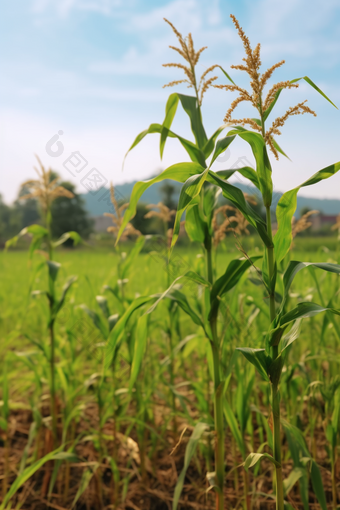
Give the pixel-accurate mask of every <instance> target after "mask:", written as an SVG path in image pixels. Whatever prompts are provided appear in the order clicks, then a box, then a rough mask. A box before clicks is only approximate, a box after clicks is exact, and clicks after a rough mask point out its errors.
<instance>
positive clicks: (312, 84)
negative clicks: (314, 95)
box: [263, 76, 337, 120]
mask: <svg viewBox="0 0 340 510" xmlns="http://www.w3.org/2000/svg"><path fill="white" fill-rule="evenodd" d="M300 80H305V82H306V83H308V85H310V86H311V87H313V89H314V90H316V91H317V92H319V94H321V95H322V96H323V97H324V98H325V99H327V101H329V102H330V103H331V104H332V105H333V106H335V108H337V106H336V105H335V104H334V103H333V102H332V101H331V100H330V99H329V98H328V97H327V96H326V94H325V93H324V92H322V90H321V89H319V87H318V86H317V85H315V83H314V82H313V81H312V80H311V79H310V78H308V76H303V77H301V78H295V79H294V80H291V81H290V83H296V82H297V81H300ZM282 90H283V89H279V90H278V91H277V92H276V94H275V97H274V99H273V101H272V102H271V103H270V105H269V107H268V108H267V110H266V111H265V112H264V114H263V118H264V120H266V119H267V118H268V117H269V115H270V113H271V111H272V109H273V108H274V106H275V105H276V102H277V100H278V99H279V97H280V94H281V92H282Z"/></svg>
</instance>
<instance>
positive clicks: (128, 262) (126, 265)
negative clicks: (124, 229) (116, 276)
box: [121, 236, 145, 280]
mask: <svg viewBox="0 0 340 510" xmlns="http://www.w3.org/2000/svg"><path fill="white" fill-rule="evenodd" d="M144 244H145V237H144V236H139V237H138V238H137V240H136V242H135V243H134V245H133V248H132V250H131V251H130V253H129V255H128V256H127V257H126V259H125V260H124V262H123V263H122V264H121V278H122V280H123V279H124V278H126V277H127V276H128V274H129V271H130V268H131V266H132V264H133V262H134V260H135V259H136V257H137V255H139V253H140V252H141V250H142V249H143V246H144Z"/></svg>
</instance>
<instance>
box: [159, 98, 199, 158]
mask: <svg viewBox="0 0 340 510" xmlns="http://www.w3.org/2000/svg"><path fill="white" fill-rule="evenodd" d="M179 101H180V102H181V105H182V108H183V110H184V111H185V112H186V113H187V115H188V116H189V118H190V125H191V131H192V133H193V135H194V137H195V141H196V146H197V147H198V148H199V149H203V147H204V146H205V145H206V143H207V135H206V133H205V130H204V127H203V124H202V116H201V111H200V107H199V104H198V101H197V98H196V97H195V96H186V95H184V94H178V93H177V92H175V93H173V94H171V95H170V96H169V98H168V101H167V104H166V107H165V119H164V121H163V124H162V131H161V140H160V154H161V157H162V156H163V152H164V147H165V142H166V139H167V137H168V134H169V128H170V127H171V124H172V121H173V119H174V117H175V114H176V111H177V106H178V102H179Z"/></svg>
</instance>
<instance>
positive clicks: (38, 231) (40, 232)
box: [5, 225, 48, 257]
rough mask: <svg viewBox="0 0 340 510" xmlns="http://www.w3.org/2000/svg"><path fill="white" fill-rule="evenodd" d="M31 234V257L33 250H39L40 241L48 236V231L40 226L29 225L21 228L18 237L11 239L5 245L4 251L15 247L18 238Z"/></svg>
mask: <svg viewBox="0 0 340 510" xmlns="http://www.w3.org/2000/svg"><path fill="white" fill-rule="evenodd" d="M27 234H31V235H32V241H31V246H30V251H29V253H30V257H32V255H33V252H34V250H36V249H37V248H39V246H40V244H41V243H42V241H43V240H44V239H45V238H46V237H47V236H48V230H47V229H46V228H45V227H42V226H41V225H29V226H28V227H25V228H23V229H22V230H21V231H20V232H19V234H18V235H16V236H14V237H12V239H9V240H8V241H6V243H5V250H7V249H8V248H10V247H11V246H15V245H16V244H17V242H18V240H19V238H20V237H22V236H24V235H27Z"/></svg>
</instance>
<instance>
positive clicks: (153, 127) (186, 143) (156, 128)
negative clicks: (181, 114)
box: [123, 124, 205, 165]
mask: <svg viewBox="0 0 340 510" xmlns="http://www.w3.org/2000/svg"><path fill="white" fill-rule="evenodd" d="M153 133H161V134H163V136H165V134H166V137H168V136H169V137H170V138H177V140H179V142H180V143H181V144H182V146H183V147H184V149H185V150H186V151H187V153H188V154H189V156H190V159H191V160H192V161H196V162H198V163H200V164H202V165H205V157H204V154H203V152H202V151H201V150H200V149H199V148H198V147H197V146H196V145H195V144H194V143H192V142H190V140H186V139H185V138H182V137H181V136H179V135H177V134H176V133H174V132H173V131H170V129H168V128H167V127H163V126H161V124H150V126H149V127H148V129H145V131H142V132H141V133H139V135H137V137H136V138H135V140H134V142H133V144H132V145H131V147H130V148H129V150H128V151H127V153H126V154H125V157H124V161H125V159H126V157H127V155H128V154H129V152H130V151H131V150H132V149H134V148H135V147H136V146H137V145H138V144H139V143H140V142H141V141H142V140H143V138H145V137H146V135H148V134H153ZM123 165H124V162H123Z"/></svg>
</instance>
